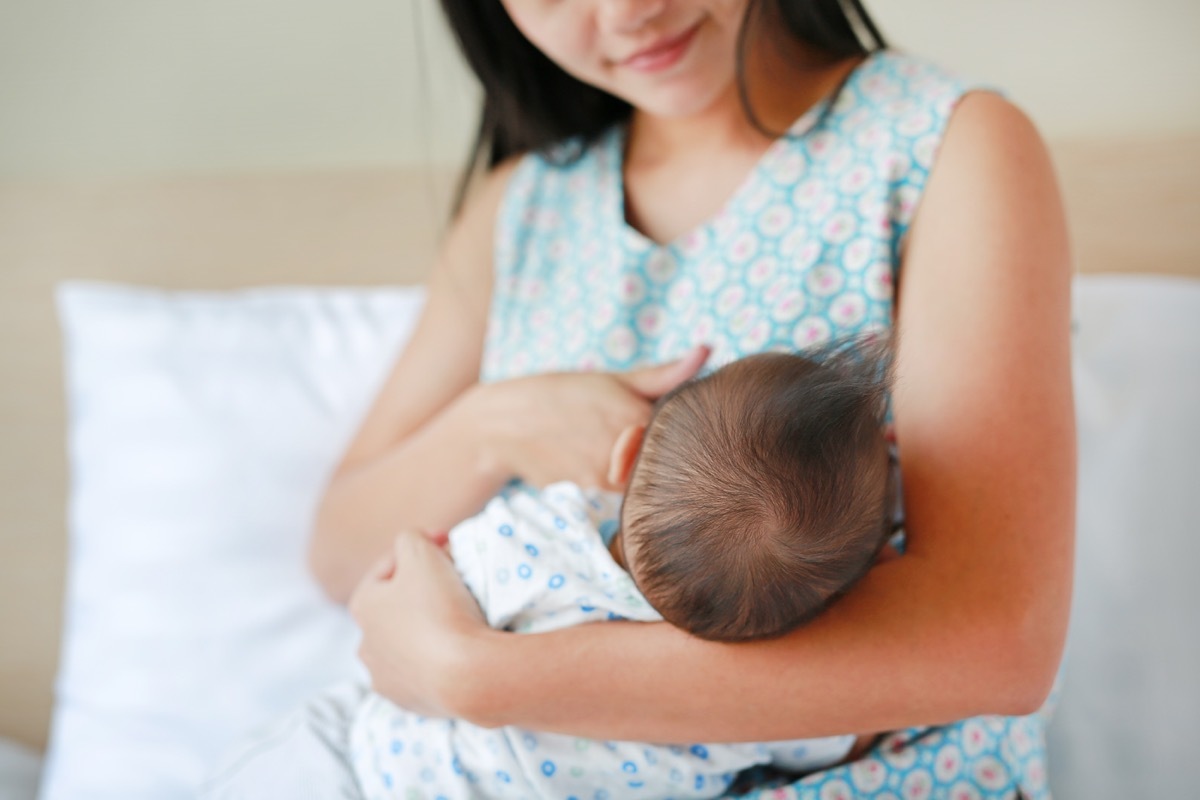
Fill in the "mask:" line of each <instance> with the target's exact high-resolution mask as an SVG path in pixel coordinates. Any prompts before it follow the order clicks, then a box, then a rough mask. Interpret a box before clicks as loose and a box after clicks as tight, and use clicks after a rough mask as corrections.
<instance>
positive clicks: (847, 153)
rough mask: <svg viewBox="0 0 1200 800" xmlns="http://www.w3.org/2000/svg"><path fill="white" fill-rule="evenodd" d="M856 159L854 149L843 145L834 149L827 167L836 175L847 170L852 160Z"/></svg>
mask: <svg viewBox="0 0 1200 800" xmlns="http://www.w3.org/2000/svg"><path fill="white" fill-rule="evenodd" d="M853 160H854V151H853V150H851V149H850V148H848V147H843V148H841V149H839V150H836V151H834V153H833V155H831V156H830V157H829V161H828V167H827V169H828V170H829V171H830V172H831V173H833V174H834V175H837V174H840V173H842V172H845V171H846V170H847V169H848V168H849V167H850V162H851V161H853Z"/></svg>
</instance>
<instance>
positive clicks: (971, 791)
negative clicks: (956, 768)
mask: <svg viewBox="0 0 1200 800" xmlns="http://www.w3.org/2000/svg"><path fill="white" fill-rule="evenodd" d="M981 798H982V795H981V794H979V790H978V789H976V788H975V787H974V786H972V785H971V784H969V783H963V782H961V781H960V782H958V783H956V784H954V785H953V786H951V787H950V800H981Z"/></svg>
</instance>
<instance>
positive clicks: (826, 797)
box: [821, 778, 854, 800]
mask: <svg viewBox="0 0 1200 800" xmlns="http://www.w3.org/2000/svg"><path fill="white" fill-rule="evenodd" d="M821 800H854V791H853V789H851V788H850V784H848V783H846V782H845V781H844V780H842V779H841V778H834V779H833V780H831V781H826V782H825V785H824V786H822V787H821Z"/></svg>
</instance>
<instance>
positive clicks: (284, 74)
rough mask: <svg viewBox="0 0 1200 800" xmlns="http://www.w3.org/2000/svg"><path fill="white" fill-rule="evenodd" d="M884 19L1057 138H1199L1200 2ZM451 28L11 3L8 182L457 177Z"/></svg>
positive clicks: (381, 13) (409, 16)
mask: <svg viewBox="0 0 1200 800" xmlns="http://www.w3.org/2000/svg"><path fill="white" fill-rule="evenodd" d="M871 6H872V9H873V11H874V13H875V15H876V16H877V17H878V19H879V21H880V23H881V25H882V26H883V27H884V29H885V32H887V33H888V34H889V36H890V37H891V38H892V39H893V41H894V42H895V43H897V44H899V45H902V46H904V47H906V48H908V49H911V50H915V51H918V52H921V53H924V54H927V55H930V56H932V57H934V58H936V59H938V60H940V61H942V62H943V63H945V64H946V65H948V66H951V67H953V68H955V69H958V70H961V71H963V72H966V73H967V74H970V75H972V76H976V77H978V78H981V79H985V80H988V81H992V82H994V83H996V84H997V85H1000V86H1003V87H1004V88H1006V89H1007V90H1008V91H1009V93H1010V94H1011V96H1013V97H1014V98H1015V99H1016V100H1017V101H1018V102H1020V103H1021V104H1023V105H1024V106H1025V107H1026V108H1028V109H1029V110H1030V111H1031V113H1032V114H1033V115H1034V117H1035V118H1036V119H1037V120H1038V122H1039V124H1040V125H1041V126H1042V128H1043V129H1044V130H1045V131H1046V133H1047V134H1048V135H1050V136H1051V137H1056V138H1062V137H1076V136H1092V135H1096V136H1109V135H1127V134H1135V135H1138V134H1177V133H1181V132H1187V131H1200V81H1197V80H1196V76H1200V47H1197V46H1195V42H1194V40H1195V36H1196V32H1197V31H1200V3H1198V2H1196V0H1142V2H1139V3H1136V4H1135V3H1131V2H1129V0H874V2H873V3H871ZM438 13H439V12H438V9H437V4H436V3H435V2H434V0H357V1H356V2H351V3H328V2H323V0H253V1H252V2H247V1H246V0H205V1H204V2H196V1H195V0H193V1H192V2H181V1H180V0H108V2H104V0H0V176H4V175H8V176H15V175H19V176H28V177H54V176H71V177H76V176H92V175H107V176H123V175H138V174H146V173H159V172H169V173H175V172H212V171H218V172H228V171H241V170H253V171H257V170H289V169H304V168H342V167H354V166H380V165H386V166H397V165H403V164H428V163H431V162H446V161H453V162H457V161H458V160H459V158H460V156H461V154H462V152H463V150H464V148H465V147H466V146H467V134H468V131H469V128H470V126H471V123H472V121H473V118H474V107H475V100H474V94H473V89H472V88H471V84H470V82H469V81H468V80H467V79H466V78H465V77H464V75H465V73H464V72H463V70H462V69H461V68H460V67H459V66H458V65H457V62H456V59H455V55H454V52H453V45H452V44H451V42H450V41H449V39H448V37H447V36H446V35H445V33H444V31H442V30H440V22H439V17H438ZM419 44H420V45H423V46H419ZM422 64H423V65H424V73H422V70H421V65H422Z"/></svg>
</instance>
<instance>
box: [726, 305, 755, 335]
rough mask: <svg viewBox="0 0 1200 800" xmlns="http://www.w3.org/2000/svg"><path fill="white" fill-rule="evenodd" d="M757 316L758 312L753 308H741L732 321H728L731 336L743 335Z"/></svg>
mask: <svg viewBox="0 0 1200 800" xmlns="http://www.w3.org/2000/svg"><path fill="white" fill-rule="evenodd" d="M758 315H759V310H758V309H757V308H755V307H754V306H752V305H751V306H742V308H741V309H739V310H738V312H737V313H736V314H734V315H733V319H731V320H729V332H730V333H733V334H741V333H745V332H746V329H747V328H749V327H750V323H752V322H754V318H755V317H757V316H758Z"/></svg>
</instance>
